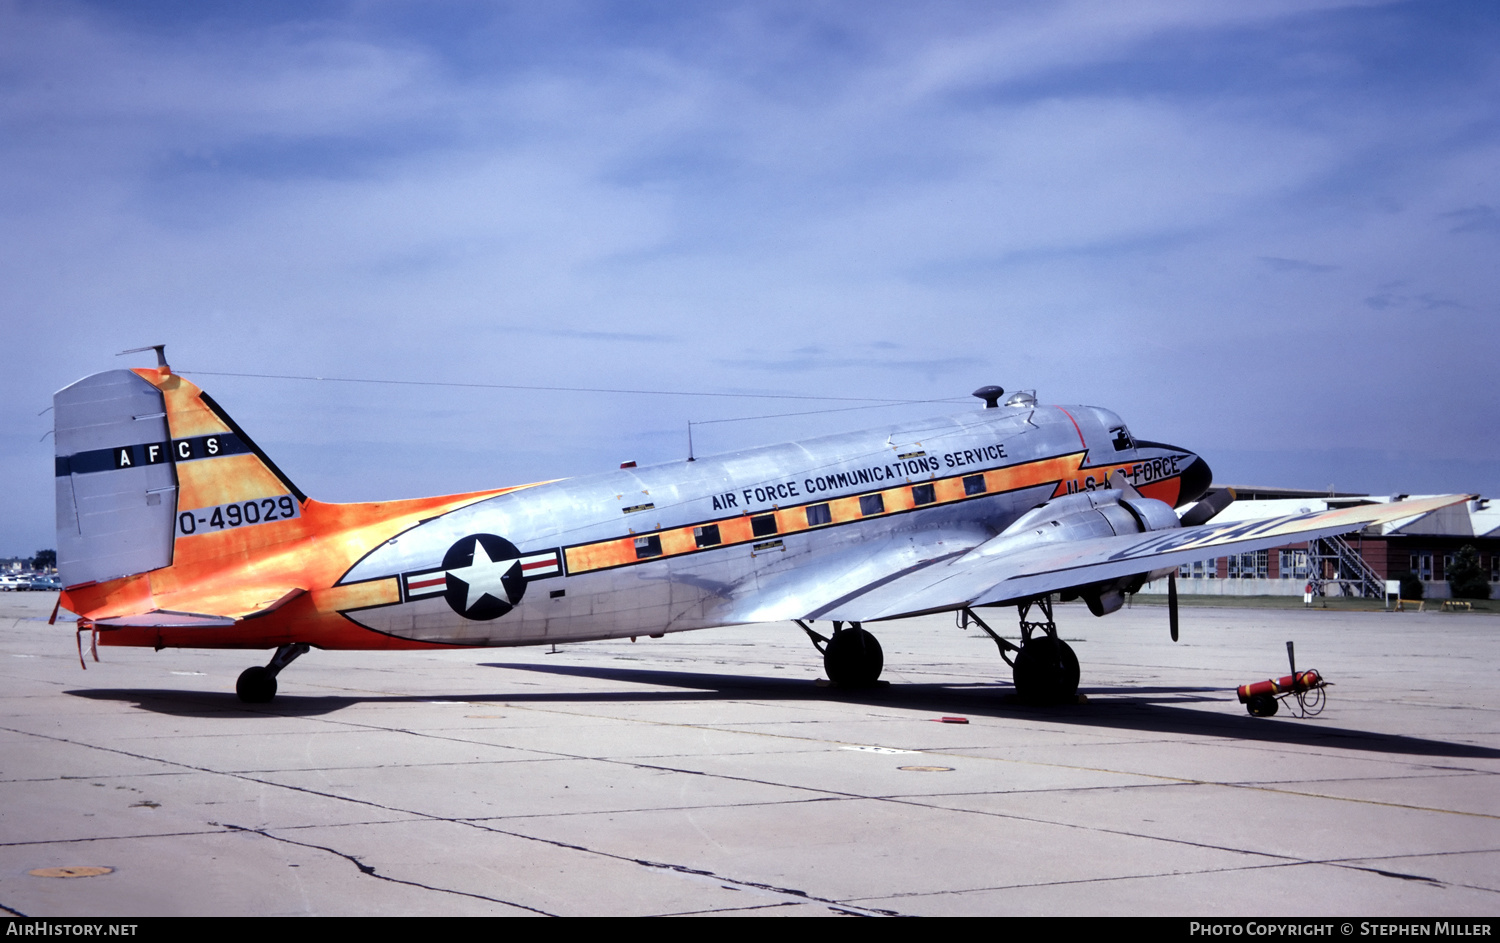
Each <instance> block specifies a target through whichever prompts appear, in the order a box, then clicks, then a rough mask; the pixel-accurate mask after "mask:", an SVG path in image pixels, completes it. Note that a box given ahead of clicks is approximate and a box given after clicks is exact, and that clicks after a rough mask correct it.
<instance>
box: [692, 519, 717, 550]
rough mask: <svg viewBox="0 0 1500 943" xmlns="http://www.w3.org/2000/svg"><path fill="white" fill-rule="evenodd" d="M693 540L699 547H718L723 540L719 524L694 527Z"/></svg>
mask: <svg viewBox="0 0 1500 943" xmlns="http://www.w3.org/2000/svg"><path fill="white" fill-rule="evenodd" d="M693 540H694V541H695V542H696V543H697V544H698V546H699V547H717V546H718V545H719V543H720V542H721V541H720V539H719V525H718V524H705V525H704V526H702V527H694V528H693Z"/></svg>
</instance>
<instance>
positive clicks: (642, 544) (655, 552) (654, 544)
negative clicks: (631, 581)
mask: <svg viewBox="0 0 1500 943" xmlns="http://www.w3.org/2000/svg"><path fill="white" fill-rule="evenodd" d="M659 556H661V537H660V536H658V535H656V534H652V535H651V536H650V537H637V538H636V539H635V558H636V559H637V560H644V559H646V558H647V557H659Z"/></svg>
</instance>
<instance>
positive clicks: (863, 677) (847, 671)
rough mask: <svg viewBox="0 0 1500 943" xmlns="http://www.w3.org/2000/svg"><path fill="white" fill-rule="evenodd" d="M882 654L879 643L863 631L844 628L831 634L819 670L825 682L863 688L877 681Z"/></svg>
mask: <svg viewBox="0 0 1500 943" xmlns="http://www.w3.org/2000/svg"><path fill="white" fill-rule="evenodd" d="M884 667H885V653H884V652H883V651H881V650H880V642H879V641H877V640H876V638H875V636H873V635H871V634H870V633H869V632H866V631H865V630H864V629H859V628H853V627H850V628H847V629H843V630H841V631H838V632H835V633H833V638H831V639H829V640H828V644H827V646H825V647H824V649H823V670H824V671H826V672H828V680H829V681H832V682H833V683H834V684H838V685H843V686H845V687H865V686H867V685H871V684H874V683H875V682H876V680H878V679H879V678H880V670H881V669H882V668H884Z"/></svg>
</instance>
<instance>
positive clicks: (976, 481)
mask: <svg viewBox="0 0 1500 943" xmlns="http://www.w3.org/2000/svg"><path fill="white" fill-rule="evenodd" d="M988 490H989V489H988V488H986V487H985V485H984V476H983V475H968V476H965V478H964V494H966V495H969V494H984V493H985V492H986V491H988Z"/></svg>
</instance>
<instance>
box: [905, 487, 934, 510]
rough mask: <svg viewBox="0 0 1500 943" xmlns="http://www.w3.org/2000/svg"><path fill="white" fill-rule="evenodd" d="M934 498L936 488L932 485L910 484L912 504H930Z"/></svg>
mask: <svg viewBox="0 0 1500 943" xmlns="http://www.w3.org/2000/svg"><path fill="white" fill-rule="evenodd" d="M936 500H937V493H936V490H935V489H934V488H933V487H932V485H912V488H911V503H912V504H915V505H917V506H918V507H920V506H921V505H924V504H931V503H932V502H934V501H936Z"/></svg>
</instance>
